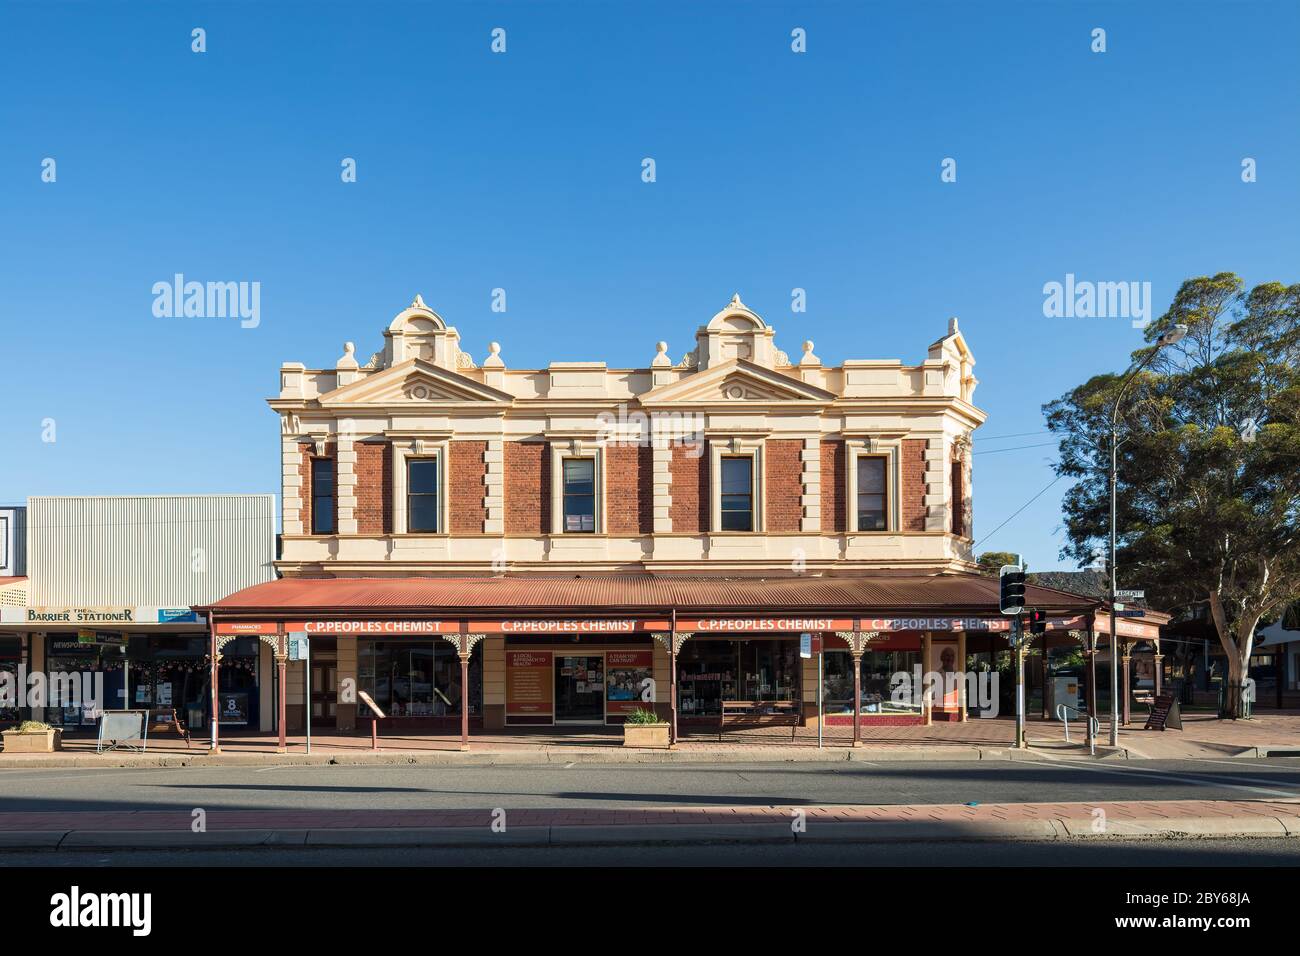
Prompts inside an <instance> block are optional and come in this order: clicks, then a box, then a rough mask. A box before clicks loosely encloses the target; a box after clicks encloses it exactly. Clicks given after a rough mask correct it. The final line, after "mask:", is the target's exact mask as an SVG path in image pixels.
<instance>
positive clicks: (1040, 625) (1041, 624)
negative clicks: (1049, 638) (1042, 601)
mask: <svg viewBox="0 0 1300 956" xmlns="http://www.w3.org/2000/svg"><path fill="white" fill-rule="evenodd" d="M1025 623H1026V624H1027V625H1029V633H1030V634H1046V633H1047V612H1046V611H1030V612H1029V613H1028V614H1026V615H1025Z"/></svg>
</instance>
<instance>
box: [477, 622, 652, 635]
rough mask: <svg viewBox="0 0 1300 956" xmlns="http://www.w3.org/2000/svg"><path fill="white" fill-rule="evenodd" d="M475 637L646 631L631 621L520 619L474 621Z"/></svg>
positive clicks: (639, 624)
mask: <svg viewBox="0 0 1300 956" xmlns="http://www.w3.org/2000/svg"><path fill="white" fill-rule="evenodd" d="M467 627H468V628H469V631H470V633H471V634H542V635H547V634H632V633H634V632H636V631H639V630H644V628H643V627H642V626H641V622H639V621H635V620H632V619H630V618H619V619H607V618H553V619H552V618H541V619H532V620H530V619H527V618H516V619H512V620H504V621H470V622H469V623H468V625H467Z"/></svg>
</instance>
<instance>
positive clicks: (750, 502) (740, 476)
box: [721, 455, 754, 531]
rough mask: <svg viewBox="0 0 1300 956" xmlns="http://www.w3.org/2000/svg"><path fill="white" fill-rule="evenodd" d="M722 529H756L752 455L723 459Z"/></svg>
mask: <svg viewBox="0 0 1300 956" xmlns="http://www.w3.org/2000/svg"><path fill="white" fill-rule="evenodd" d="M721 530H723V531H753V530H754V459H753V457H752V456H750V455H737V456H727V457H724V458H723V459H722V527H721Z"/></svg>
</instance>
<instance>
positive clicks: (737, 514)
mask: <svg viewBox="0 0 1300 956" xmlns="http://www.w3.org/2000/svg"><path fill="white" fill-rule="evenodd" d="M722 530H723V531H753V530H754V527H753V517H752V515H751V514H750V513H749V510H748V509H746V510H744V511H726V510H724V511H723V512H722Z"/></svg>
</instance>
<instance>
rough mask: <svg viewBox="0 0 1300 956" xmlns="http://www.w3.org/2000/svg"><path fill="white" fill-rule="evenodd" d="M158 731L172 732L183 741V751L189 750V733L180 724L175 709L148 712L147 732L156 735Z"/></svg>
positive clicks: (165, 708) (159, 708)
mask: <svg viewBox="0 0 1300 956" xmlns="http://www.w3.org/2000/svg"><path fill="white" fill-rule="evenodd" d="M160 730H170V731H174V732H175V733H177V734H179V735H180V737H181V739H182V740H184V741H185V749H186V750H188V749H189V748H190V732H189V730H187V729H186V727H185V725H184V724H183V723H181V718H180V714H179V713H178V712H177V710H176V708H175V707H158V708H156V709H154V710H151V711H149V731H150V732H151V733H156V732H157V731H160Z"/></svg>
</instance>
